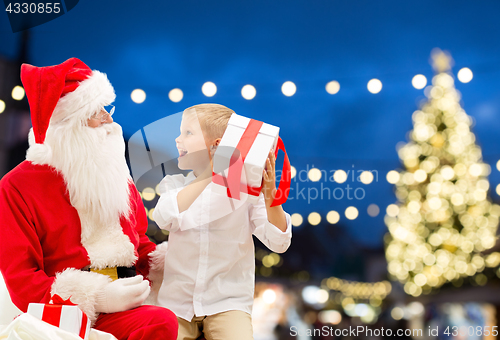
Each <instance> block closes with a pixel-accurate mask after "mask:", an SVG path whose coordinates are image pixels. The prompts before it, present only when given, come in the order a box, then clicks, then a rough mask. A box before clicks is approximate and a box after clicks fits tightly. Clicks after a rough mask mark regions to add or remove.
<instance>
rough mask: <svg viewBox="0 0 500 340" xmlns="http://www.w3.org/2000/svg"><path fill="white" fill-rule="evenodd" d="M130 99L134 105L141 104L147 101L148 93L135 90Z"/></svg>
mask: <svg viewBox="0 0 500 340" xmlns="http://www.w3.org/2000/svg"><path fill="white" fill-rule="evenodd" d="M130 98H131V99H132V101H133V102H134V103H137V104H141V103H143V102H144V101H145V100H146V92H144V91H143V90H141V89H135V90H134V91H132V93H131V94H130Z"/></svg>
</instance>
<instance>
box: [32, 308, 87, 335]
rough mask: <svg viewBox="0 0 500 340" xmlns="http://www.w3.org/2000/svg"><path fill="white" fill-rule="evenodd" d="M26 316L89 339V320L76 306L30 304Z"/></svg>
mask: <svg viewBox="0 0 500 340" xmlns="http://www.w3.org/2000/svg"><path fill="white" fill-rule="evenodd" d="M28 314H30V315H32V316H34V317H36V318H37V319H40V320H42V321H45V322H47V323H49V324H51V325H53V326H56V327H59V328H60V329H62V330H65V331H68V332H70V333H74V334H76V335H78V336H80V337H82V338H83V339H88V337H89V333H90V320H89V319H88V318H87V315H85V314H84V313H83V312H82V311H81V310H80V308H78V307H77V306H71V305H57V304H55V305H54V304H43V303H30V304H29V305H28Z"/></svg>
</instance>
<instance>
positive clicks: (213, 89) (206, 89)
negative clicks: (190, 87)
mask: <svg viewBox="0 0 500 340" xmlns="http://www.w3.org/2000/svg"><path fill="white" fill-rule="evenodd" d="M201 92H203V94H204V95H205V96H207V97H213V96H214V95H215V94H216V93H217V86H216V85H215V84H214V83H212V82H211V81H207V82H206V83H205V84H203V86H202V87H201Z"/></svg>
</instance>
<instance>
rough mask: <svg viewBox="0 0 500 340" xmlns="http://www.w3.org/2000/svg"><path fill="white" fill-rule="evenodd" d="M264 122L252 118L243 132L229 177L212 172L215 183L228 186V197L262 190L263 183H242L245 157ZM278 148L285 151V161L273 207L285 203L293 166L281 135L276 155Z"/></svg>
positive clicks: (231, 163) (237, 196)
mask: <svg viewBox="0 0 500 340" xmlns="http://www.w3.org/2000/svg"><path fill="white" fill-rule="evenodd" d="M262 124H264V123H263V122H260V121H258V120H254V119H250V122H249V123H248V126H247V127H246V129H245V131H244V132H243V135H242V136H241V139H240V141H239V142H238V145H236V149H235V150H234V152H233V154H232V155H231V159H230V162H229V169H228V175H227V179H226V178H225V177H223V176H221V175H219V174H216V173H212V179H213V182H214V183H216V184H218V185H222V186H225V187H227V196H228V197H231V198H235V199H240V192H244V193H247V194H249V195H253V196H259V194H260V191H261V190H262V185H261V186H260V187H251V186H249V185H244V184H241V172H242V169H243V164H244V162H245V158H246V156H247V155H248V152H249V151H250V148H251V147H252V144H253V142H254V141H255V138H256V137H257V135H258V134H259V131H260V128H261V127H262ZM278 150H282V151H283V152H284V153H285V159H284V161H283V173H282V176H281V178H280V184H279V186H278V189H277V191H276V195H275V198H274V200H273V203H272V204H271V207H274V206H276V205H281V204H283V203H285V202H286V200H287V198H288V194H289V192H290V190H289V189H290V180H291V167H290V161H289V159H288V154H287V153H286V150H285V145H284V143H283V140H282V139H281V137H278V143H277V145H276V150H275V152H274V154H275V155H277V154H278Z"/></svg>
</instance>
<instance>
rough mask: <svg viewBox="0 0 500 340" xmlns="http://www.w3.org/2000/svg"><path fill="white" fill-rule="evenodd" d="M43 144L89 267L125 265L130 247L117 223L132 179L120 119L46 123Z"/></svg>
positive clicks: (126, 209) (125, 213)
mask: <svg viewBox="0 0 500 340" xmlns="http://www.w3.org/2000/svg"><path fill="white" fill-rule="evenodd" d="M30 134H32V132H31V133H30ZM44 144H45V145H46V146H48V148H49V151H50V152H51V155H50V156H49V157H47V158H46V160H47V162H46V163H48V164H49V165H51V166H53V167H54V168H56V169H57V170H58V171H59V172H60V173H61V174H62V176H63V177H64V180H65V183H66V186H67V189H68V193H69V197H70V201H71V204H72V205H73V206H74V207H75V208H76V210H77V211H78V215H79V216H80V222H81V228H82V235H81V236H82V245H83V246H84V247H85V249H86V250H87V252H88V255H89V259H90V260H91V267H92V268H97V269H102V268H104V267H106V266H109V267H112V266H131V265H132V264H133V263H134V262H135V260H136V259H137V257H136V255H135V248H134V246H133V244H132V243H131V242H130V239H129V238H128V236H127V235H125V234H124V233H123V230H122V228H121V225H120V218H121V217H122V218H126V219H129V217H130V216H129V215H130V196H129V194H130V192H129V191H130V189H129V183H130V182H131V181H132V179H131V177H130V173H129V169H128V167H127V163H126V160H125V143H124V140H123V136H122V129H121V127H120V125H118V124H116V123H111V124H104V125H103V126H101V127H98V128H91V127H87V126H83V125H81V124H71V123H69V122H67V123H65V122H62V123H59V124H54V125H51V126H49V128H48V129H47V134H46V138H45V142H44ZM50 152H49V154H50ZM28 156H30V153H29V151H28ZM28 160H30V159H29V157H28ZM35 163H36V162H35Z"/></svg>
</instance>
